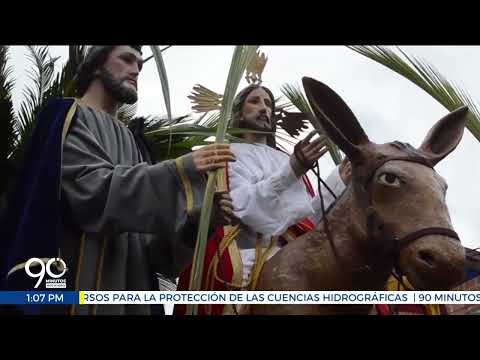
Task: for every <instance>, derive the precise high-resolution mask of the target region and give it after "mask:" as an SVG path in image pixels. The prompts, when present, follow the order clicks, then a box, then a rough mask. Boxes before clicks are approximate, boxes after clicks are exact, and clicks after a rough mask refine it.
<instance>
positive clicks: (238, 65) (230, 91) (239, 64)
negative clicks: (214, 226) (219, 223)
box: [187, 46, 257, 315]
mask: <svg viewBox="0 0 480 360" xmlns="http://www.w3.org/2000/svg"><path fill="white" fill-rule="evenodd" d="M256 50H257V46H236V47H235V50H234V52H233V56H232V62H231V65H230V70H229V72H228V78H227V83H226V84H225V91H224V93H223V98H222V108H221V111H220V117H219V119H218V125H217V132H216V136H215V138H216V140H215V141H216V142H217V143H223V142H224V139H225V135H226V132H227V127H228V123H229V119H230V116H231V112H232V105H233V98H234V96H235V93H236V92H237V88H238V85H239V83H240V80H241V78H242V75H243V73H244V71H245V69H246V67H247V65H248V64H249V63H250V62H251V61H252V59H253V56H254V55H255V52H256ZM217 173H218V172H217V171H215V172H211V173H210V174H209V175H208V181H207V187H206V189H205V195H204V199H203V204H202V211H201V214H200V224H199V229H198V235H197V242H196V245H195V252H194V255H193V263H192V272H191V277H190V284H189V290H194V291H195V290H197V291H198V290H200V288H201V280H202V274H203V263H204V257H205V248H206V245H207V237H208V228H209V225H210V215H211V211H212V203H213V193H214V191H215V183H216V179H217ZM197 313H198V305H196V304H193V305H188V306H187V314H192V315H196V314H197Z"/></svg>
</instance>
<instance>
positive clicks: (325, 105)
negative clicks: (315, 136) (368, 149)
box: [302, 77, 369, 161]
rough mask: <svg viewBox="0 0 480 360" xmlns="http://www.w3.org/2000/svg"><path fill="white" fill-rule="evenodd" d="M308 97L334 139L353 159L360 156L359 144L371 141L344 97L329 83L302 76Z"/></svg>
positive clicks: (325, 128) (328, 133)
mask: <svg viewBox="0 0 480 360" xmlns="http://www.w3.org/2000/svg"><path fill="white" fill-rule="evenodd" d="M302 82H303V87H304V89H305V93H306V95H307V99H308V101H309V103H310V106H311V107H312V110H313V112H314V113H315V116H316V117H317V119H318V120H319V121H320V123H321V125H322V127H323V129H324V130H325V132H326V133H327V135H328V136H329V137H330V139H332V141H333V142H334V143H335V144H336V145H338V147H339V148H340V149H342V151H343V152H344V153H345V154H346V155H347V156H348V158H349V159H350V160H352V161H355V160H356V159H357V158H358V157H359V156H360V149H359V146H360V145H363V144H366V143H368V142H369V139H368V136H367V135H366V134H365V132H364V131H363V129H362V127H361V126H360V123H359V122H358V120H357V118H356V117H355V115H354V114H353V112H352V110H350V108H349V107H348V105H347V104H345V102H344V101H343V100H342V98H341V97H340V96H339V95H338V94H337V93H336V92H335V91H333V90H332V89H330V88H329V87H328V86H327V85H325V84H323V83H321V82H320V81H317V80H314V79H312V78H308V77H304V78H302Z"/></svg>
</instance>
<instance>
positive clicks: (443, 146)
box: [419, 106, 468, 165]
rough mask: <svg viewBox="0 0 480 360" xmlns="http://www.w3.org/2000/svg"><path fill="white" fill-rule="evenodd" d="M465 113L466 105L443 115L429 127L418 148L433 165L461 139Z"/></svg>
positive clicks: (466, 111)
mask: <svg viewBox="0 0 480 360" xmlns="http://www.w3.org/2000/svg"><path fill="white" fill-rule="evenodd" d="M467 115H468V107H466V106H463V107H461V108H458V109H457V110H455V111H453V112H451V113H450V114H448V115H446V116H445V117H443V118H442V119H441V120H439V121H438V122H437V123H436V124H435V125H433V127H432V128H431V129H430V131H429V132H428V134H427V136H426V137H425V140H423V143H422V145H421V146H420V148H419V150H421V151H422V152H423V153H424V154H425V156H426V157H428V158H429V159H430V161H431V162H432V164H433V165H435V164H437V163H438V162H440V160H442V159H443V158H444V157H446V156H447V155H448V154H450V153H451V152H452V151H453V150H455V148H456V147H457V145H458V144H459V142H460V140H461V139H462V136H463V131H464V129H465V121H466V120H467Z"/></svg>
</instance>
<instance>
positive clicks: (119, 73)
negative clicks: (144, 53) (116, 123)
mask: <svg viewBox="0 0 480 360" xmlns="http://www.w3.org/2000/svg"><path fill="white" fill-rule="evenodd" d="M142 65H143V60H142V57H141V54H140V52H138V51H137V50H135V49H133V48H131V47H130V46H124V45H122V46H116V47H115V48H114V49H113V51H112V52H111V53H110V55H109V56H108V58H107V61H106V62H105V64H104V65H103V67H102V68H101V69H100V70H98V76H99V78H100V80H101V81H102V84H103V86H104V87H105V90H106V91H107V92H108V93H110V95H111V96H112V97H113V98H115V99H116V100H117V101H119V102H121V103H126V104H133V103H135V102H136V101H137V99H138V94H137V80H138V74H139V73H140V71H141V70H142Z"/></svg>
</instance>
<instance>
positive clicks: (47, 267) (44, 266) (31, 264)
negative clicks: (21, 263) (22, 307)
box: [25, 258, 67, 289]
mask: <svg viewBox="0 0 480 360" xmlns="http://www.w3.org/2000/svg"><path fill="white" fill-rule="evenodd" d="M45 260H46V259H45ZM45 260H43V259H39V258H31V259H29V260H28V261H27V263H26V264H25V272H26V273H27V275H28V276H30V277H32V278H38V281H37V283H36V284H35V289H36V288H37V287H38V286H39V285H40V284H41V283H42V281H43V278H44V277H45V272H46V273H47V274H48V276H50V277H51V278H53V279H58V278H61V277H62V276H63V275H65V273H66V272H67V265H66V264H65V261H63V260H62V259H60V258H51V259H49V260H48V261H46V263H45ZM37 264H38V265H40V271H39V272H37V273H33V272H32V271H31V270H30V268H35V267H37V266H38V265H37ZM52 264H54V267H55V268H56V270H57V271H60V273H59V274H55V273H53V272H52Z"/></svg>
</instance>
